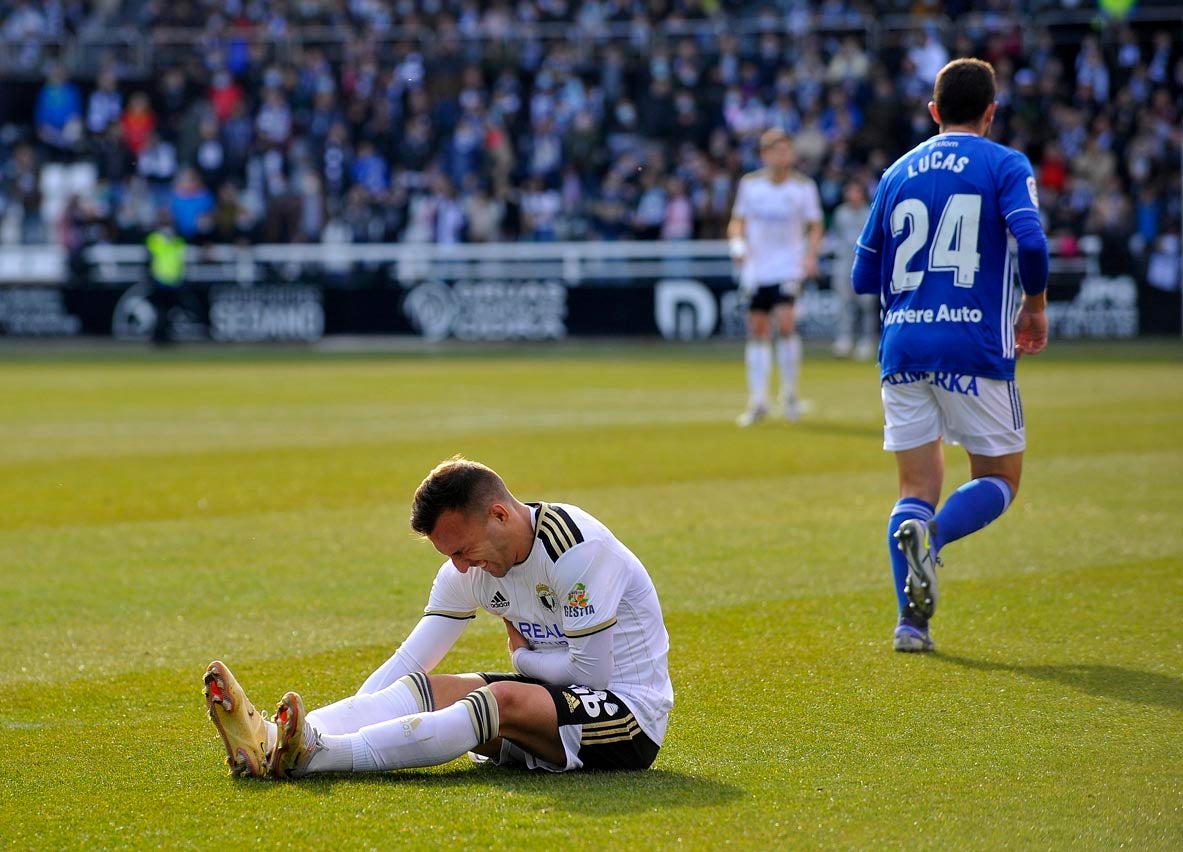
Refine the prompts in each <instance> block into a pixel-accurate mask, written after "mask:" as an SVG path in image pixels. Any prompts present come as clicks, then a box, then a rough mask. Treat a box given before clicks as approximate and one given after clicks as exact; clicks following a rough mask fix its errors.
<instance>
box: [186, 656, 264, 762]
mask: <svg viewBox="0 0 1183 852" xmlns="http://www.w3.org/2000/svg"><path fill="white" fill-rule="evenodd" d="M203 681H204V688H203V690H202V692H203V693H204V695H205V707H206V710H207V711H208V712H209V717H210V721H212V722H213V723H214V727H216V728H217V729H218V733H219V734H220V735H221V737H222V744H223V745H225V746H226V764H227V765H228V766H229V767H230V774H231V775H235V776H244V777H253V778H263V777H266V775H267V726H266V724H264V721H263V714H262V713H260V712H259V711H258V710H256V709H255V705H253V704H251V702H250V699H249V698H247V697H246V693H245V692H243V691H242V687H241V686H239V685H238V681H237V680H235V679H234V675H232V674H231V673H230V669H228V668H227V667H226V664H225V663H223V662H222V661H221V660H214V661H213V662H212V663H210V664H209V667H208V668H206V670H205V677H204V679H203Z"/></svg>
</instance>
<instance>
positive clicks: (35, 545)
mask: <svg viewBox="0 0 1183 852" xmlns="http://www.w3.org/2000/svg"><path fill="white" fill-rule="evenodd" d="M807 359H808V360H807V363H806V365H805V371H804V376H803V396H804V397H806V398H807V399H809V400H811V401H812V402H813V404H814V411H813V412H812V413H811V414H809V415H807V417H806V419H805V420H803V422H801V423H800V424H798V425H796V426H788V425H786V424H784V423H783V422H777V421H774V422H768V423H765V424H761V425H760V426H758V427H756V428H753V429H750V430H739V429H736V428H735V427H734V425H733V424H732V417H733V416H734V415H735V414H736V413H737V412H738V411H739V410H740V409H741V408H742V405H743V401H744V399H743V397H744V394H743V390H742V388H743V376H742V365H741V356H740V351H739V347H738V345H737V344H727V345H710V346H669V345H659V344H650V345H642V344H628V345H624V344H600V345H590V344H584V345H575V344H561V345H548V346H539V347H532V348H531V347H512V346H511V347H483V348H475V347H467V346H456V347H451V348H441V349H430V348H428V349H426V350H423V351H408V352H385V353H382V352H376V353H355V354H333V353H324V352H311V351H302V350H294V349H255V350H250V349H246V350H243V349H226V350H224V349H217V348H214V347H198V348H181V349H179V350H175V351H170V352H166V353H156V352H151V351H148V350H141V349H137V348H121V347H99V348H95V349H93V350H92V349H83V350H72V349H67V350H64V351H60V350H59V351H52V350H46V349H42V348H25V347H15V346H11V345H10V346H9V347H8V348H5V349H4V350H3V351H0V600H2V603H0V649H2V650H3V655H4V658H3V666H2V667H0V755H2V757H0V848H5V849H38V848H88V849H90V848H104V847H160V848H168V849H173V848H184V847H189V848H211V847H215V846H217V847H219V848H223V849H240V848H246V847H247V845H248V844H260V843H261V844H267V845H272V846H276V847H289V846H290V847H292V848H325V849H330V848H331V849H337V848H346V849H353V848H376V849H387V848H408V849H412V848H414V849H421V848H449V849H458V848H464V847H465V846H471V847H473V848H504V849H514V850H523V849H532V850H543V849H574V848H580V849H583V848H595V849H649V848H685V849H715V848H720V847H730V848H737V849H769V850H771V849H786V848H819V847H821V848H860V849H889V848H905V847H909V848H910V847H918V848H929V849H949V848H977V849H1001V848H1039V849H1067V848H1073V849H1080V848H1086V849H1087V848H1096V849H1115V848H1118V847H1122V846H1124V847H1125V848H1130V849H1179V848H1183V345H1180V344H1178V343H1174V342H1157V343H1154V342H1152V343H1138V344H1121V345H1119V344H1104V345H1101V344H1097V345H1089V346H1084V345H1075V346H1070V345H1066V344H1058V345H1057V344H1053V346H1052V348H1051V349H1050V350H1049V352H1048V353H1046V354H1045V355H1043V356H1040V357H1039V358H1037V359H1032V360H1024V362H1023V363H1022V365H1021V366H1020V383H1021V385H1022V389H1023V394H1024V401H1025V408H1026V418H1027V424H1028V442H1029V449H1028V456H1027V466H1026V471H1025V476H1024V481H1023V488H1022V491H1021V492H1020V494H1019V495H1018V497H1017V500H1016V502H1015V504H1014V505H1013V506H1012V507H1011V509H1010V511H1009V512H1008V513H1007V514H1006V515H1005V516H1004V517H1003V518H1002V519H1001V520H1000V521H999V522H997V523H996V524H994V525H993V526H991V527H990V528H988V529H987V530H985V531H983V532H982V533H980V534H978V535H976V536H973V537H971V538H969V539H966V540H964V541H962V542H958V543H956V544H953V545H951V546H950V547H949V548H947V549H946V551H945V553H944V554H943V555H944V557H945V562H946V568H945V569H944V571H943V574H942V581H941V592H942V597H941V605H940V610H939V612H938V615H937V618H936V620H935V621H934V627H933V633H934V636H935V638H936V641H937V647H938V653H937V654H935V655H931V656H911V655H902V654H895V653H893V652H892V651H891V631H892V627H893V624H894V597H893V594H892V592H891V589H890V581H889V574H888V569H887V565H886V554H885V546H884V530H885V526H886V518H887V514H888V511H889V509H890V507H891V506H892V504H893V502H894V500H895V474H894V465H893V462H892V459H891V458H890V456H889V455H887V454H885V453H883V452H882V450H881V449H880V446H881V433H880V424H881V415H880V410H879V400H878V388H877V381H876V373H875V368H874V367H873V366H869V365H865V364H851V363H844V362H837V361H833V360H831V359H830V358H829V357H828V354H827V353H826V352H825V350H823V349H821V348H817V349H811V350H809V351H808V352H807ZM457 452H460V453H464V454H465V455H467V456H469V457H471V458H476V459H479V460H482V461H485V462H487V463H488V464H490V465H492V466H493V467H495V468H496V469H498V470H499V471H500V472H501V473H502V474H503V475H504V476H505V478H506V479H507V481H508V482H509V484H510V487H511V488H512V489H513V490H514V491H515V493H516V494H517V495H518V496H519V497H521V498H523V499H548V500H563V501H568V502H573V503H576V504H578V505H580V506H583V507H584V508H586V509H588V510H589V511H591V512H592V513H593V514H596V515H597V516H599V517H600V518H601V519H602V520H604V521H605V522H606V523H607V524H608V525H609V526H610V527H611V528H612V529H613V530H614V531H615V532H616V533H617V534H618V535H619V536H620V537H621V538H622V539H623V540H624V541H625V542H626V543H628V544H629V545H630V546H631V547H632V548H633V550H635V551H636V552H637V553H638V554H639V555H640V557H641V558H642V559H643V561H644V562H645V564H646V565H647V566H648V567H649V570H650V573H651V574H652V576H653V579H654V581H655V582H656V584H657V588H658V591H659V593H660V595H661V597H662V601H663V604H664V607H665V614H666V621H667V624H668V627H669V631H670V636H671V646H672V648H671V656H670V664H671V671H672V675H673V679H674V685H675V689H676V691H677V703H676V706H675V708H674V713H673V716H672V719H671V724H670V729H669V735H668V738H667V739H666V743H665V747H664V749H663V750H662V752H661V754H660V756H659V757H658V760H657V763H656V765H655V766H654V768H653V769H652V770H650V771H648V772H645V773H639V774H611V773H608V774H584V775H580V774H571V775H566V776H550V775H543V774H530V773H527V772H520V771H513V770H499V769H496V768H489V767H480V766H474V765H472V764H470V763H469V762H468V761H466V760H463V759H461V760H458V761H455V762H453V763H451V764H448V765H446V766H442V767H438V768H434V769H427V770H413V771H405V772H398V773H389V774H382V775H374V776H368V777H344V776H341V777H331V778H318V779H315V780H311V781H307V782H303V783H294V784H271V783H265V782H258V781H236V780H232V779H230V778H229V777H228V776H227V775H226V770H225V767H224V766H223V764H222V761H223V757H224V754H223V752H222V750H221V746H220V744H219V742H218V740H217V737H216V734H215V731H214V728H213V726H212V725H210V724H209V722H208V721H207V720H206V718H205V712H204V706H203V703H202V700H201V674H202V671H203V669H204V666H205V665H206V663H207V662H208V661H209V660H211V659H214V658H222V659H224V660H226V661H227V662H228V663H229V664H230V666H231V667H232V668H233V669H234V671H235V673H236V674H237V675H238V676H239V678H240V680H241V681H242V682H243V684H244V686H245V687H246V689H247V691H248V693H249V694H250V695H251V697H252V698H253V699H254V700H255V701H256V703H258V704H259V705H260V706H264V707H267V708H268V709H271V708H272V707H273V705H274V702H275V701H276V700H277V699H278V697H279V696H280V695H281V694H282V692H283V691H284V690H286V689H297V690H299V691H301V692H302V693H303V695H304V697H305V700H306V701H307V702H308V704H309V705H310V706H316V705H319V704H322V703H325V702H329V701H331V700H335V699H337V698H339V697H342V696H343V695H346V694H348V693H350V692H352V691H354V690H355V689H356V688H357V686H358V685H359V684H360V683H361V681H362V680H363V679H364V678H365V676H366V675H367V674H368V673H369V672H370V671H371V670H372V669H373V668H375V667H376V666H377V665H378V664H379V663H381V662H382V661H383V660H384V659H386V657H387V656H388V655H389V654H390V653H391V652H393V650H394V648H395V647H396V646H397V644H398V643H399V641H401V639H402V638H403V637H404V636H405V634H406V632H407V631H408V630H409V629H410V627H411V626H412V625H413V624H414V623H415V621H416V619H417V617H418V614H419V612H420V611H421V608H422V606H423V604H424V602H425V601H426V595H427V591H428V588H429V585H430V582H431V579H432V576H433V575H434V572H435V570H436V568H437V567H438V565H439V561H440V560H439V557H438V556H437V555H436V554H435V552H434V551H433V550H432V549H431V548H430V545H428V544H427V543H425V542H422V541H419V540H417V539H416V538H415V537H414V536H413V535H412V534H411V533H410V532H409V530H408V528H407V521H406V518H407V510H408V505H409V498H410V496H411V493H412V492H413V490H414V488H415V486H416V485H417V484H418V482H419V480H420V478H421V477H422V476H423V474H424V473H426V471H427V470H428V469H429V468H430V467H431V466H432V465H433V464H435V463H436V462H437V461H439V460H440V459H442V458H444V457H447V456H450V455H452V454H454V453H457ZM947 456H948V460H949V475H948V479H947V485H948V486H951V487H956V485H957V484H959V483H960V482H961V481H963V479H964V475H965V470H966V468H965V464H964V456H963V454H962V453H961V451H960V450H959V449H957V448H952V449H950V450H949V452H948V454H947ZM947 490H949V489H948V488H947ZM506 665H507V661H506V657H505V641H504V633H503V631H502V629H501V628H500V627H499V625H498V623H497V622H496V620H494V619H493V618H490V617H486V616H481V617H479V618H478V619H477V621H476V622H475V623H474V624H473V625H472V627H470V628H469V630H468V632H467V633H466V634H465V636H464V637H463V638H462V640H461V642H460V643H459V644H458V646H457V647H456V648H455V649H454V650H453V652H452V653H451V655H450V656H449V657H448V658H447V659H446V660H445V661H444V664H443V666H442V667H441V671H469V670H482V669H483V670H490V669H504V668H505V667H506Z"/></svg>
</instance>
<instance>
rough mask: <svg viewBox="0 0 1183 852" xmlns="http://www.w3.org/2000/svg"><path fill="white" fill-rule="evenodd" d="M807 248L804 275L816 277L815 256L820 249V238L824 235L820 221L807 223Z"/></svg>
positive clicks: (823, 228) (823, 227) (824, 230)
mask: <svg viewBox="0 0 1183 852" xmlns="http://www.w3.org/2000/svg"><path fill="white" fill-rule="evenodd" d="M808 233H809V248H808V249H807V250H806V252H805V277H806V278H816V277H817V257H818V255H819V254H820V253H821V250H822V238H823V237H824V236H825V235H826V229H825V226H824V225H823V224H822V223H821V222H810V223H809V232H808Z"/></svg>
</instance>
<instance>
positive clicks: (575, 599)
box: [563, 583, 596, 618]
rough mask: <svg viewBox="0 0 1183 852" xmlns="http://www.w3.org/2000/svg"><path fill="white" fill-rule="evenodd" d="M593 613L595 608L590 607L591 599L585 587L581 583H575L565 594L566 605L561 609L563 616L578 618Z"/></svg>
mask: <svg viewBox="0 0 1183 852" xmlns="http://www.w3.org/2000/svg"><path fill="white" fill-rule="evenodd" d="M595 611H596V608H595V607H594V606H592V602H591V598H590V597H589V596H588V593H587V586H585V585H583V583H576V584H575V585H574V587H572V589H571V591H570V592H568V593H567V605H566V606H565V607H563V615H565V616H567V618H579V617H581V616H584V615H592V614H593V613H595Z"/></svg>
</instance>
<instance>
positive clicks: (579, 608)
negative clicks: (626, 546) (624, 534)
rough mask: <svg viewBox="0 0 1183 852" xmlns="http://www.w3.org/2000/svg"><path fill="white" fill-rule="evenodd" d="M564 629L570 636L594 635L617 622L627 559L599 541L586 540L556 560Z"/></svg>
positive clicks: (625, 576)
mask: <svg viewBox="0 0 1183 852" xmlns="http://www.w3.org/2000/svg"><path fill="white" fill-rule="evenodd" d="M555 580H556V581H557V582H558V585H559V589H558V593H559V603H560V604H561V605H562V612H563V632H564V633H565V634H566V635H567V636H568V637H570V638H573V639H574V638H578V637H580V636H590V635H592V634H593V633H599V632H600V631H601V630H607V629H608V628H609V627H611V626H612V625H614V624H615V623H616V611H617V609H618V608H619V606H620V600H621V598H622V597H623V596H624V589H625V585H626V584H627V582H628V576H627V574H626V571H625V564H624V560H623V559H621V558H619V557H617V556H616V555H615V554H613V553H612V551H611V549H610V548H608V547H606V546H605V545H604V544H603V543H602V542H599V541H594V540H593V541H586V542H583V543H582V544H579V545H577V546H575V547H573V548H571V549H570V550H568V551H567V552H566V553H564V554H563V556H562V557H561V558H560V559H559V561H558V562H556V563H555Z"/></svg>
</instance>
